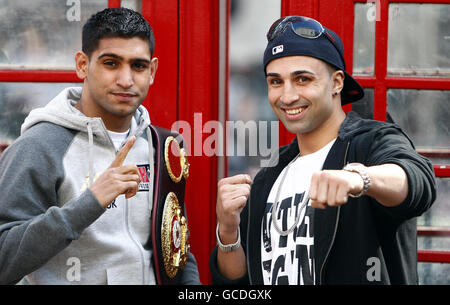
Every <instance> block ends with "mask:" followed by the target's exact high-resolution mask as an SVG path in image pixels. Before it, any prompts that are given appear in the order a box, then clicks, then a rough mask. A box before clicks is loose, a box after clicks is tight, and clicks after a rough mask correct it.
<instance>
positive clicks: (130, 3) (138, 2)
mask: <svg viewBox="0 0 450 305" xmlns="http://www.w3.org/2000/svg"><path fill="white" fill-rule="evenodd" d="M120 6H121V7H126V8H130V9H132V10H134V11H136V12H139V13H142V0H122V1H120Z"/></svg>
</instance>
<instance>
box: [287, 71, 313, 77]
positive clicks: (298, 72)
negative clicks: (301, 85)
mask: <svg viewBox="0 0 450 305" xmlns="http://www.w3.org/2000/svg"><path fill="white" fill-rule="evenodd" d="M300 74H311V75H315V74H314V73H313V72H311V71H308V70H298V71H294V72H292V73H291V76H297V75H300Z"/></svg>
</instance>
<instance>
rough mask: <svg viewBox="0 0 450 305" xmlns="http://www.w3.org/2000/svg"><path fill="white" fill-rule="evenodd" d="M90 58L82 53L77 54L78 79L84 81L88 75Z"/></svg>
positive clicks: (76, 68) (76, 69)
mask: <svg viewBox="0 0 450 305" xmlns="http://www.w3.org/2000/svg"><path fill="white" fill-rule="evenodd" d="M88 67H89V56H87V54H86V53H84V52H82V51H78V52H77V54H75V71H76V73H77V76H78V78H80V79H82V80H84V79H85V78H86V77H87V75H88Z"/></svg>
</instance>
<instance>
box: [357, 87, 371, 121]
mask: <svg viewBox="0 0 450 305" xmlns="http://www.w3.org/2000/svg"><path fill="white" fill-rule="evenodd" d="M352 110H353V111H355V112H356V113H358V114H359V115H360V116H361V117H362V118H364V119H373V89H364V97H363V98H362V99H360V100H359V101H356V102H353V103H352Z"/></svg>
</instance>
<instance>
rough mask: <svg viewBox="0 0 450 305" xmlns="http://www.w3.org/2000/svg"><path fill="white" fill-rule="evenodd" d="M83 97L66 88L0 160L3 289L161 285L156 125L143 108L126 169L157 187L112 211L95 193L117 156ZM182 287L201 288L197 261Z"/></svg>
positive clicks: (135, 125)
mask: <svg viewBox="0 0 450 305" xmlns="http://www.w3.org/2000/svg"><path fill="white" fill-rule="evenodd" d="M80 97H81V88H67V89H65V90H63V91H62V92H61V93H60V94H59V95H58V96H57V97H55V98H54V99H53V100H52V101H51V102H50V103H49V104H48V105H47V106H45V107H44V108H39V109H35V110H33V111H31V113H30V115H29V116H28V117H27V118H26V119H25V122H24V124H23V125H22V130H21V132H22V135H21V137H19V138H18V139H17V140H16V141H15V142H14V143H13V144H12V145H11V146H10V147H9V148H8V149H7V150H6V151H5V152H4V154H3V155H2V157H1V159H0V284H11V283H16V282H18V281H19V280H20V279H21V278H22V277H24V276H25V277H26V280H27V281H28V282H29V283H32V284H155V275H154V270H153V267H152V262H151V256H152V249H151V246H149V245H150V244H151V243H148V240H149V236H150V227H151V225H150V222H151V207H152V204H151V201H152V200H151V198H153V195H152V192H153V185H152V181H153V146H152V143H151V135H150V130H149V128H148V126H149V124H150V119H149V115H148V112H147V110H146V109H145V108H144V107H143V106H140V107H139V108H138V109H137V111H136V113H135V115H134V117H133V119H132V124H131V128H130V132H129V137H130V136H133V135H134V136H136V139H137V140H136V142H135V144H134V145H133V147H132V149H131V150H130V152H129V153H128V155H127V158H126V159H125V161H124V164H136V165H138V167H139V168H140V169H141V168H142V169H146V171H147V174H148V175H149V176H150V177H149V178H150V179H149V184H146V185H142V186H141V185H140V188H139V192H138V193H137V194H136V196H134V197H132V198H129V199H125V196H124V195H120V196H118V197H117V198H116V200H115V201H113V202H112V203H111V204H110V205H109V206H108V207H107V208H106V209H104V208H103V207H102V206H101V205H100V203H99V202H98V201H97V199H96V198H95V197H94V195H93V193H92V192H91V191H90V189H89V186H90V185H92V183H93V182H94V181H95V179H96V178H97V177H98V176H99V175H100V174H101V173H103V172H104V171H105V170H106V169H107V168H108V167H109V166H110V164H111V163H112V161H113V160H114V158H115V156H116V153H117V151H116V149H115V148H114V145H113V143H112V141H111V139H110V137H109V135H108V132H107V130H106V128H105V126H104V124H103V121H102V120H101V118H90V117H86V116H84V115H83V114H82V113H81V112H79V111H78V110H77V109H76V108H75V107H74V105H75V104H76V103H77V102H78V100H79V99H80ZM182 282H183V283H184V284H198V283H199V277H198V271H197V266H196V262H195V259H194V257H193V256H192V255H190V256H189V260H188V264H187V266H186V267H185V269H183V276H182Z"/></svg>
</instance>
